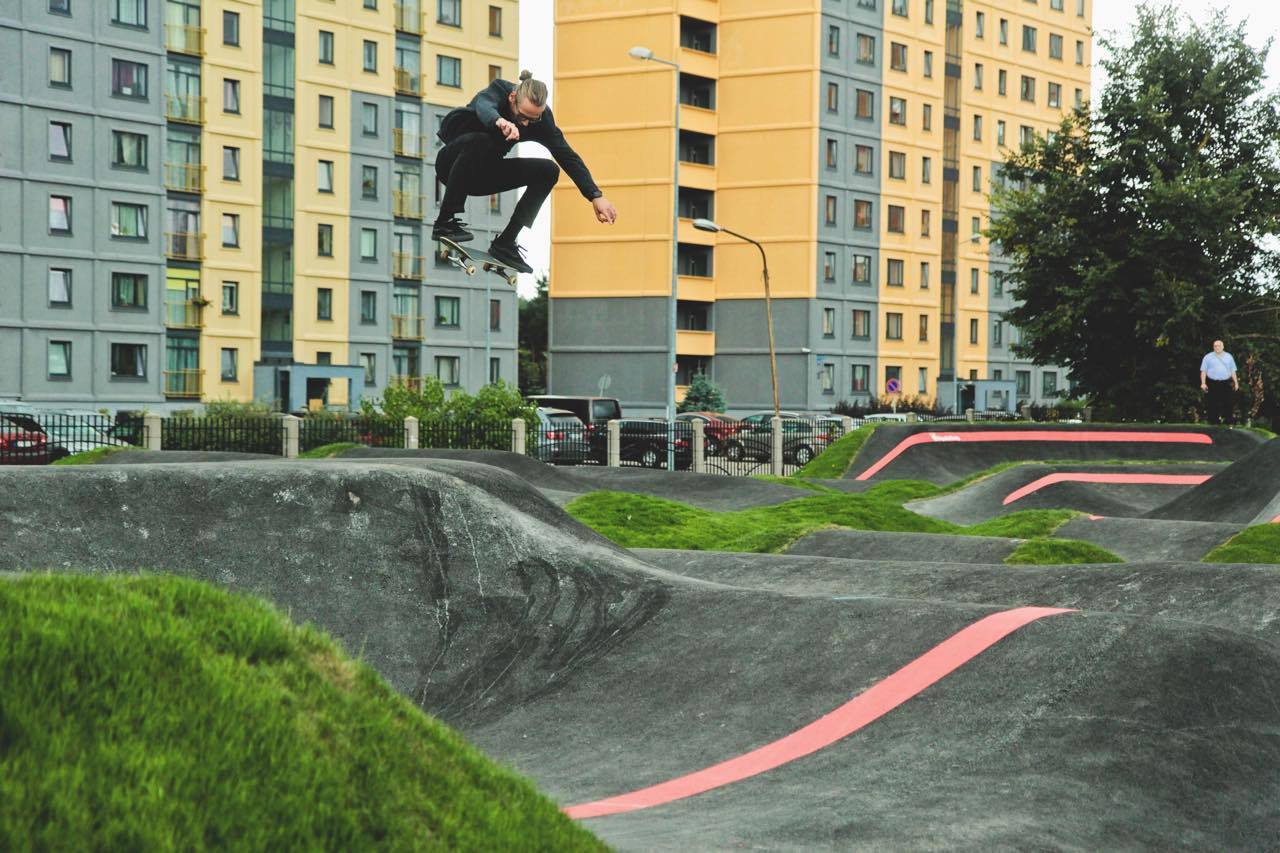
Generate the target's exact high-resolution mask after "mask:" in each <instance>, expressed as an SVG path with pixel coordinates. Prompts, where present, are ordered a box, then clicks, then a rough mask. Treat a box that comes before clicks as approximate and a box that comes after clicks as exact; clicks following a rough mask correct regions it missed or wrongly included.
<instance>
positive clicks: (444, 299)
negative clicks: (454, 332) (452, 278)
mask: <svg viewBox="0 0 1280 853" xmlns="http://www.w3.org/2000/svg"><path fill="white" fill-rule="evenodd" d="M436 325H437V326H442V327H445V328H457V327H458V326H460V325H462V300H461V299H459V298H458V297H456V296H437V297H436Z"/></svg>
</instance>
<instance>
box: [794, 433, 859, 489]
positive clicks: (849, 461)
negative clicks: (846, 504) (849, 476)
mask: <svg viewBox="0 0 1280 853" xmlns="http://www.w3.org/2000/svg"><path fill="white" fill-rule="evenodd" d="M875 428H876V425H875V424H864V425H862V426H860V427H858V428H857V429H855V430H854V431H853V432H851V433H848V434H847V435H842V436H841V437H840V438H837V439H836V440H835V441H833V442H831V444H830V445H828V447H827V449H826V450H824V451H822V452H821V453H819V454H818V455H817V456H815V457H814V458H813V459H811V460H809V464H808V465H805V466H804V467H803V468H801V469H800V470H799V471H796V472H795V473H794V474H792V475H791V476H792V477H815V478H817V479H820V480H838V479H839V478H841V477H843V476H844V475H845V472H846V471H848V470H849V467H850V466H851V465H853V460H854V458H855V457H856V456H857V455H858V451H859V450H861V449H862V445H864V444H865V443H866V441H867V439H868V438H870V437H871V433H872V432H873V431H874V430H875Z"/></svg>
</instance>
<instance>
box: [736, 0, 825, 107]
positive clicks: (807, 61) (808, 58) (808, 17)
mask: <svg viewBox="0 0 1280 853" xmlns="http://www.w3.org/2000/svg"><path fill="white" fill-rule="evenodd" d="M758 2H759V5H761V6H763V7H765V12H766V13H767V14H764V15H762V16H757V17H744V18H732V19H730V18H729V15H730V12H729V10H728V9H727V8H724V9H722V14H721V23H720V33H719V44H720V50H719V57H720V75H721V77H725V76H730V75H735V74H742V73H745V74H753V75H754V74H765V73H769V72H771V71H778V70H786V69H794V68H810V67H813V68H816V67H817V64H818V39H817V37H816V30H815V28H816V26H817V25H816V17H817V15H816V14H815V13H816V9H806V8H804V5H806V4H797V6H795V7H789V8H785V9H778V6H777V3H776V2H773V0H758ZM729 5H732V6H733V7H735V12H734V13H733V14H747V12H746V11H745V10H744V11H743V12H738V11H736V9H737V7H739V6H752V5H755V4H754V3H748V2H734V3H732V4H728V3H724V4H722V6H729ZM770 7H771V8H770ZM808 95H809V97H810V98H812V99H814V100H816V93H808Z"/></svg>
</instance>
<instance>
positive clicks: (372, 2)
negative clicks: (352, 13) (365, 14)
mask: <svg viewBox="0 0 1280 853" xmlns="http://www.w3.org/2000/svg"><path fill="white" fill-rule="evenodd" d="M364 7H365V8H366V9H374V10H377V8H378V0H364Z"/></svg>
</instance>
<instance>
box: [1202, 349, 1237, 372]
mask: <svg viewBox="0 0 1280 853" xmlns="http://www.w3.org/2000/svg"><path fill="white" fill-rule="evenodd" d="M1200 369H1201V370H1202V371H1204V375H1205V376H1207V377H1209V378H1210V379H1230V378H1231V374H1233V373H1235V372H1236V360H1235V359H1234V358H1232V357H1231V353H1229V352H1223V353H1222V355H1221V356H1219V355H1218V354H1217V353H1216V352H1211V353H1209V354H1207V355H1206V356H1205V357H1204V360H1203V361H1201V362H1200Z"/></svg>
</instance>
